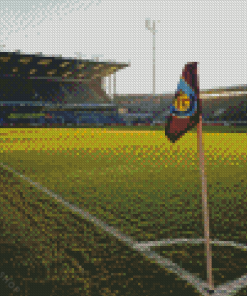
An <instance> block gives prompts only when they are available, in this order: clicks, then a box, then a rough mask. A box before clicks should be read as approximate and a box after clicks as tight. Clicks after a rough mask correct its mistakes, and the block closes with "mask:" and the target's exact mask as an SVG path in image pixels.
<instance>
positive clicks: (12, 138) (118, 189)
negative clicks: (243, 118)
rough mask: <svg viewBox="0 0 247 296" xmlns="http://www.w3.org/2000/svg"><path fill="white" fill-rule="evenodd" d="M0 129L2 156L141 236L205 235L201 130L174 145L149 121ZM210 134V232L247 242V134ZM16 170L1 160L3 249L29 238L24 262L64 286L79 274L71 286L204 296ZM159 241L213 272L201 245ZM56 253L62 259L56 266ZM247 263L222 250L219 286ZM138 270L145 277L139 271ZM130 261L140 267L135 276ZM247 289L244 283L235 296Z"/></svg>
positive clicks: (217, 254) (189, 265)
mask: <svg viewBox="0 0 247 296" xmlns="http://www.w3.org/2000/svg"><path fill="white" fill-rule="evenodd" d="M0 134H1V138H0V150H1V151H0V162H1V163H4V164H6V165H8V166H10V167H12V168H13V169H15V170H16V171H18V172H19V173H21V174H22V175H24V176H27V177H29V178H30V179H31V180H33V181H34V182H37V183H39V184H42V186H44V187H46V188H48V189H49V190H51V191H52V192H55V193H56V194H59V195H60V196H62V197H63V198H64V200H66V201H68V202H70V203H72V204H74V205H76V206H77V207H78V208H81V209H84V210H86V211H88V212H89V213H91V214H92V215H94V216H95V217H97V218H98V219H101V220H102V221H105V222H106V223H107V224H109V225H111V226H114V227H115V228H116V229H119V230H120V231H121V232H122V233H124V234H126V235H128V236H131V237H132V238H133V240H135V241H140V242H141V241H160V240H163V239H178V238H188V239H193V238H194V239H198V238H203V237H204V227H203V213H202V201H201V179H200V171H199V159H198V154H197V135H196V132H195V130H193V131H192V132H188V133H187V134H186V135H185V136H183V137H182V138H181V139H180V140H179V141H178V142H177V143H175V144H172V143H170V142H169V141H168V140H167V138H166V136H165V132H164V129H162V128H149V127H135V128H133V127H125V128H114V129H112V128H102V129H101V128H93V129H89V128H88V129H85V128H84V129H83V128H75V129H73V128H71V129H69V128H63V129H56V128H54V129H48V128H46V129H42V128H40V129H38V128H33V129H32V128H30V129H24V128H20V129H14V128H11V129H1V130H0ZM203 136H204V151H205V167H206V174H207V182H208V205H209V212H210V238H211V239H212V240H220V241H234V242H236V243H241V244H245V245H246V244H247V236H246V215H247V209H246V197H247V178H246V177H247V136H246V131H245V130H244V129H243V128H235V130H234V128H230V127H217V129H216V128H215V127H214V128H212V127H203ZM9 176H10V173H9V172H7V171H6V170H4V169H2V172H1V186H2V190H1V191H2V194H1V199H0V202H1V216H2V220H1V224H2V225H1V230H2V231H1V236H0V241H1V243H2V244H3V245H5V246H13V245H14V244H15V245H18V244H20V246H21V247H24V246H25V247H26V248H28V250H29V251H27V253H28V252H30V253H31V254H32V256H30V254H29V256H28V255H27V254H26V255H25V254H24V253H23V258H24V257H25V256H26V257H25V258H26V259H25V260H22V261H23V263H22V264H24V263H25V264H24V265H25V266H26V268H27V266H29V265H30V262H32V263H33V264H37V262H39V264H40V266H43V268H44V269H45V270H50V273H49V272H48V274H47V271H46V272H45V271H44V273H45V274H46V275H45V276H43V277H45V278H46V279H47V280H49V279H50V280H53V281H57V282H59V283H60V282H61V281H64V282H69V281H71V282H73V285H74V289H75V288H76V289H83V290H80V293H81V294H78V295H91V294H90V292H89V291H98V292H99V294H98V295H120V296H122V295H179V294H178V290H176V289H179V291H180V293H181V295H182V294H184V295H200V294H198V293H197V292H196V290H195V289H194V288H193V287H192V286H190V285H188V286H187V285H186V282H185V281H182V280H179V278H177V276H175V275H174V274H170V273H168V272H167V271H166V270H165V269H162V268H160V267H158V266H157V265H155V264H154V263H152V262H149V261H148V260H146V259H145V260H144V259H143V258H142V257H141V255H140V254H138V253H137V252H136V253H135V252H130V250H129V249H128V248H127V247H126V246H125V245H124V244H123V243H121V242H119V241H118V240H116V239H115V238H113V237H110V236H109V235H108V234H107V233H104V232H103V231H102V230H100V229H99V228H97V227H95V226H93V225H92V223H89V222H87V221H85V220H83V219H82V218H79V217H78V216H77V215H75V214H72V213H71V212H70V211H69V210H68V209H65V207H63V206H62V205H61V204H59V203H57V202H56V201H55V200H52V199H51V198H50V197H49V196H48V195H46V194H44V193H41V192H39V191H38V190H37V189H35V188H30V184H28V182H25V181H21V180H20V179H19V178H17V177H15V176H14V175H11V177H9ZM7 180H8V181H7ZM11 180H12V181H11ZM82 238H83V239H82ZM6 248H7V247H6ZM154 250H155V251H157V252H158V253H160V254H161V256H164V257H167V258H170V259H171V260H172V261H173V262H176V263H178V264H179V265H181V266H182V267H183V268H185V269H186V270H188V271H190V272H191V273H194V274H197V275H198V276H199V277H200V278H202V279H203V280H206V259H205V255H204V252H203V245H193V246H192V245H190V246H189V245H183V246H181V245H177V246H174V245H173V246H172V247H171V246H165V247H164V246H163V247H156V248H154ZM17 257H18V256H17ZM30 257H31V258H30ZM106 258H108V260H106ZM105 261H109V262H111V264H112V265H113V266H114V268H115V269H116V270H114V272H111V273H110V274H109V270H111V268H110V269H109V267H104V268H105V269H104V268H103V267H102V265H103V264H102V262H105ZM56 262H59V264H58V266H56V267H55V268H52V266H53V264H55V263H56ZM132 263H133V264H134V263H135V264H134V265H133V264H132ZM16 264H17V262H16ZM114 264H115V265H114ZM128 264H129V265H128ZM31 265H32V264H31ZM139 265H140V268H138V267H137V266H139ZM6 266H7V265H6ZM103 266H105V265H103ZM120 266H121V270H122V271H121V270H120ZM123 266H125V268H123ZM126 266H128V268H127V267H126ZM48 267H49V268H48ZM246 267H247V256H246V252H245V251H242V250H241V251H239V250H237V249H235V248H233V247H213V275H214V282H215V285H216V286H217V285H221V284H224V283H226V282H228V281H229V280H234V279H235V278H239V277H241V276H242V275H243V274H246V273H247V272H246ZM6 268H7V267H6ZM114 268H113V269H114ZM2 269H3V267H2ZM27 269H28V268H27ZM41 269H42V268H40V269H39V270H41ZM141 269H143V270H145V272H146V274H145V276H144V275H143V274H142V275H140V273H143V271H141V272H140V270H141ZM54 270H56V271H54ZM83 270H84V272H83ZM117 270H120V271H117ZM130 270H132V271H131V272H132V273H128V272H130ZM26 273H27V275H25V278H26V279H28V278H29V277H30V276H28V271H27V272H26ZM16 277H17V276H16ZM39 277H42V276H41V275H40V274H39ZM92 277H98V278H97V280H93V279H92ZM161 277H163V278H161ZM168 278H169V280H168ZM16 281H17V278H16ZM20 282H21V281H20ZM82 283H83V285H82ZM110 283H111V284H110ZM112 283H113V284H112ZM82 287H83V288H82ZM120 287H121V289H125V290H124V291H125V292H121V291H120ZM24 289H25V288H24V287H23V288H22V290H24ZM138 289H139V290H138ZM142 291H145V292H144V294H143V292H142ZM181 291H182V292H181ZM156 292H157V294H156ZM83 293H85V294H83ZM92 293H93V292H92ZM104 293H105V294H104ZM135 293H136V294H135ZM138 293H139V294H138ZM176 293H177V294H176ZM186 293H187V294H186ZM246 293H247V290H246V288H243V289H242V290H240V291H239V292H237V294H236V295H238V296H240V295H241V296H242V295H246ZM54 295H55V294H54ZM68 295H69V294H68ZM71 295H72V294H71ZM92 295H97V294H92Z"/></svg>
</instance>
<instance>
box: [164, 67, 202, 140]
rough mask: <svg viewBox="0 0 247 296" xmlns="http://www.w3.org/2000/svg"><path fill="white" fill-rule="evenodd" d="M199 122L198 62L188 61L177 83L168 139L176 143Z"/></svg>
mask: <svg viewBox="0 0 247 296" xmlns="http://www.w3.org/2000/svg"><path fill="white" fill-rule="evenodd" d="M198 122H199V87H198V78H197V63H188V64H186V65H185V68H184V70H183V73H182V77H181V78H180V81H179V83H178V85H177V91H176V93H175V98H174V101H173V103H172V105H171V106H170V117H169V119H168V124H167V126H166V130H165V132H166V135H167V137H168V139H169V140H170V141H171V142H173V143H175V142H176V141H177V140H178V139H179V138H180V137H181V136H182V135H184V134H185V133H186V132H187V131H188V130H190V129H192V128H194V127H195V125H196V124H197V123H198Z"/></svg>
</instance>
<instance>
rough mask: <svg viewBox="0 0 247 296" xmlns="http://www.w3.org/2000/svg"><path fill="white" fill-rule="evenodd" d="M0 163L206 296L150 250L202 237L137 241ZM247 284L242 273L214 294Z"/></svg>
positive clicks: (200, 285) (227, 295)
mask: <svg viewBox="0 0 247 296" xmlns="http://www.w3.org/2000/svg"><path fill="white" fill-rule="evenodd" d="M0 165H1V166H2V167H3V168H6V169H7V170H9V171H11V172H13V173H14V174H16V175H17V176H19V177H20V178H22V179H23V180H25V181H27V182H29V183H30V184H32V185H33V186H34V187H36V188H37V189H39V190H40V191H42V192H45V193H47V194H48V195H49V196H51V197H53V198H55V199H56V200H57V201H59V202H60V203H62V204H63V205H64V206H65V207H67V208H69V209H71V210H72V211H73V212H76V213H78V214H80V215H81V216H82V217H83V218H85V219H86V220H88V221H90V222H92V223H93V224H94V225H97V226H98V227H100V228H101V229H103V230H104V231H105V232H107V233H109V234H111V235H113V236H114V237H116V238H117V239H119V240H120V241H122V242H125V243H126V244H127V245H128V246H129V247H130V248H131V249H133V250H135V251H137V252H139V253H141V254H143V255H144V256H145V257H147V258H149V259H151V260H152V261H155V262H156V263H157V264H158V265H159V266H161V267H164V268H166V269H167V270H169V271H171V272H173V273H175V274H177V275H179V277H180V278H181V279H183V280H186V281H187V282H188V283H190V284H191V285H192V286H194V287H195V288H196V289H197V290H198V292H200V293H201V294H202V295H204V296H208V294H207V289H208V284H207V282H206V281H203V280H202V279H200V278H198V277H197V276H195V275H193V274H192V273H190V272H188V271H186V270H184V269H183V268H181V267H180V266H179V265H177V264H176V263H174V262H172V261H171V260H169V259H167V258H164V257H161V256H159V255H158V254H157V253H156V252H154V251H152V250H151V247H154V246H160V245H165V244H167V245H169V244H174V243H202V242H204V239H184V238H183V239H172V240H162V241H155V242H153V241H152V242H151V241H148V242H138V241H135V240H133V239H132V238H131V237H130V236H127V235H125V234H123V233H122V232H121V231H119V230H117V229H115V228H114V227H112V226H110V225H108V224H107V223H105V222H103V221H102V220H100V219H98V218H96V217H94V216H93V215H91V214H90V213H89V212H87V211H83V210H82V209H80V208H78V207H77V206H75V205H73V204H70V203H69V202H67V201H65V200H64V199H63V198H62V197H61V196H59V195H58V194H55V193H53V192H51V191H50V190H48V189H47V188H46V187H44V186H42V185H41V184H39V183H37V182H34V181H32V180H31V179H30V178H28V177H26V176H24V175H22V174H20V173H19V172H17V171H16V170H14V169H13V168H11V167H9V166H8V165H5V164H4V163H0ZM211 243H212V244H218V245H223V246H224V245H231V246H233V247H237V248H241V249H246V248H247V247H246V246H244V245H242V244H237V243H235V242H229V241H228V242H223V241H211ZM245 286H247V274H245V275H243V276H242V277H241V278H239V279H236V280H234V281H232V282H228V283H227V284H224V285H220V286H217V287H215V290H214V294H213V295H214V296H234V295H235V294H236V293H237V292H238V291H239V290H240V289H242V288H243V287H245Z"/></svg>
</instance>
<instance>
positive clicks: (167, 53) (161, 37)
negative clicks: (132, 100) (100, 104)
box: [0, 0, 247, 94]
mask: <svg viewBox="0 0 247 296" xmlns="http://www.w3.org/2000/svg"><path fill="white" fill-rule="evenodd" d="M90 4H91V5H90ZM246 11H247V1H246V0H244V1H237V0H234V1H230V0H224V1H220V0H207V1H203V0H193V1H185V0H180V1H176V0H172V1H166V0H162V1H159V0H0V15H1V16H0V45H3V44H5V45H6V47H5V48H3V50H5V51H6V50H7V51H15V50H17V49H20V50H21V51H22V52H25V53H35V52H42V53H43V54H45V55H59V54H61V55H62V56H63V57H76V54H75V52H81V53H82V54H84V56H83V58H94V57H95V56H99V58H100V60H113V61H116V62H126V63H128V61H130V62H131V66H130V67H129V68H126V69H124V70H120V71H119V72H117V93H119V94H137V93H146V94H147V93H152V81H153V79H152V65H153V45H152V33H151V32H150V31H148V30H147V29H146V28H145V19H146V18H150V19H151V20H160V21H161V22H160V23H157V28H156V29H157V34H156V93H157V94H162V93H167V92H169V93H170V92H174V91H175V89H176V86H177V82H178V80H179V77H180V75H181V72H182V68H183V66H184V64H185V63H187V62H193V61H194V62H195V61H196V62H199V73H200V87H201V89H211V88H218V87H222V86H232V85H238V84H246V83H247V82H246V81H247V78H246V77H247V49H246V48H247V14H246Z"/></svg>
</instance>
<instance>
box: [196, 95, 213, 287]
mask: <svg viewBox="0 0 247 296" xmlns="http://www.w3.org/2000/svg"><path fill="white" fill-rule="evenodd" d="M199 100H200V98H199ZM197 149H198V151H199V159H200V171H201V177H202V209H203V216H204V242H205V250H206V251H207V281H208V285H209V293H212V292H213V291H214V283H213V275H212V246H211V244H210V238H209V210H208V205H207V178H206V172H205V166H204V149H203V139H202V114H199V123H198V124H197Z"/></svg>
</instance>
